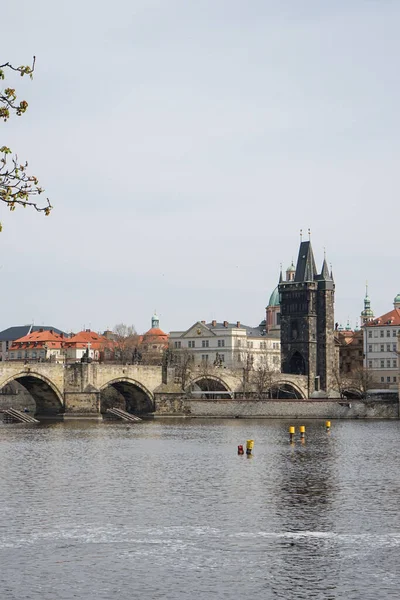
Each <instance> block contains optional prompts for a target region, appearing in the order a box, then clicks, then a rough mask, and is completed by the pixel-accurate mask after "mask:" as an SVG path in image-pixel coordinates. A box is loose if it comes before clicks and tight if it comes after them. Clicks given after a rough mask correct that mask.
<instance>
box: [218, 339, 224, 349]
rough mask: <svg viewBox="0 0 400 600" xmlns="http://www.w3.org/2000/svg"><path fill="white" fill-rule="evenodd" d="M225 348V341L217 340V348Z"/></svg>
mask: <svg viewBox="0 0 400 600" xmlns="http://www.w3.org/2000/svg"><path fill="white" fill-rule="evenodd" d="M224 346H225V340H218V348H223V347H224Z"/></svg>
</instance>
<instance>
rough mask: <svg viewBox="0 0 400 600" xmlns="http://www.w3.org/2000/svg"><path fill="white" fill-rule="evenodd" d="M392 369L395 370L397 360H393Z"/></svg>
mask: <svg viewBox="0 0 400 600" xmlns="http://www.w3.org/2000/svg"><path fill="white" fill-rule="evenodd" d="M392 366H393V369H397V360H396V359H393V363H392Z"/></svg>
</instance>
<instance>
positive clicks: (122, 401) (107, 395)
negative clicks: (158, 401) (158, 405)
mask: <svg viewBox="0 0 400 600" xmlns="http://www.w3.org/2000/svg"><path fill="white" fill-rule="evenodd" d="M111 407H115V408H122V409H123V410H126V411H127V412H130V413H132V414H135V415H143V414H148V413H152V412H154V410H155V405H154V396H153V394H152V392H151V391H150V390H149V389H147V388H146V387H145V386H144V385H143V384H142V383H140V382H139V381H137V380H136V379H131V378H129V377H117V378H115V379H111V380H110V381H107V382H106V383H105V384H104V385H103V386H102V387H101V388H100V411H101V412H102V413H105V412H106V410H107V409H108V408H111Z"/></svg>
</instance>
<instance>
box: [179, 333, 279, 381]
mask: <svg viewBox="0 0 400 600" xmlns="http://www.w3.org/2000/svg"><path fill="white" fill-rule="evenodd" d="M264 323H265V322H264ZM169 348H170V350H171V351H172V352H174V353H175V355H176V356H177V357H178V358H179V353H180V352H182V351H186V352H188V353H189V354H190V355H191V356H192V358H193V364H194V366H195V367H196V366H200V365H204V364H208V365H209V366H218V367H221V368H224V367H225V368H228V369H239V368H243V366H245V365H246V364H247V362H248V361H249V359H250V361H251V363H252V366H253V368H257V366H259V365H261V364H262V365H265V366H266V367H267V368H268V370H270V371H279V370H280V361H281V358H280V356H281V353H280V338H279V337H277V336H276V335H275V336H274V335H271V334H270V335H268V334H267V332H266V330H265V326H264V324H261V325H260V326H259V327H248V326H246V325H242V324H241V323H240V321H237V322H236V323H229V322H228V321H222V322H217V321H211V323H206V322H205V321H198V322H197V323H195V324H194V325H192V326H191V327H190V328H189V329H187V330H186V331H171V333H170V337H169Z"/></svg>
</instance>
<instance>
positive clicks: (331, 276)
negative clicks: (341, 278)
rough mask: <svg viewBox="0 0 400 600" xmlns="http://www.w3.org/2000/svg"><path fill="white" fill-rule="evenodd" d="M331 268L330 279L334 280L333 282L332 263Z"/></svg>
mask: <svg viewBox="0 0 400 600" xmlns="http://www.w3.org/2000/svg"><path fill="white" fill-rule="evenodd" d="M329 267H330V269H331V274H330V278H331V279H332V281H333V271H332V263H330V265H329Z"/></svg>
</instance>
